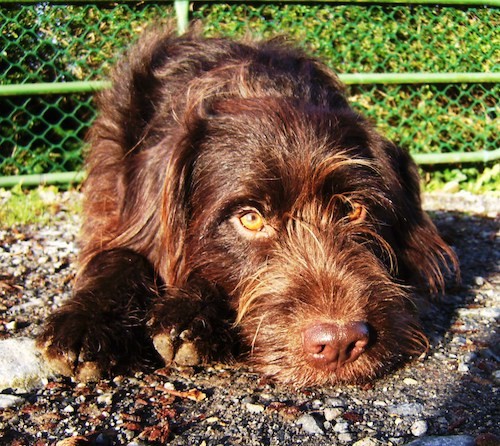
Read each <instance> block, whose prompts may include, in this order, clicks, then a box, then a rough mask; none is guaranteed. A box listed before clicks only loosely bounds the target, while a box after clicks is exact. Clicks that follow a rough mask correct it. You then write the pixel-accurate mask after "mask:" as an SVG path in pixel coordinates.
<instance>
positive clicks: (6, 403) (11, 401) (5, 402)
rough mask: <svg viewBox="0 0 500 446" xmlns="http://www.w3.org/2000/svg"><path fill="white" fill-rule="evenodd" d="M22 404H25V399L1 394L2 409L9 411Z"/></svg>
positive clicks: (0, 405) (0, 403) (0, 406)
mask: <svg viewBox="0 0 500 446" xmlns="http://www.w3.org/2000/svg"><path fill="white" fill-rule="evenodd" d="M22 403H24V398H21V397H20V396H16V395H5V394H0V409H7V408H8V407H12V406H17V405H18V404H22Z"/></svg>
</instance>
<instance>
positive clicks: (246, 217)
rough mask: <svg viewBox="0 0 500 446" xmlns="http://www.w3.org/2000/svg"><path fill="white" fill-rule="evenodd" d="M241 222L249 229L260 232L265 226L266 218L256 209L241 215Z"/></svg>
mask: <svg viewBox="0 0 500 446" xmlns="http://www.w3.org/2000/svg"><path fill="white" fill-rule="evenodd" d="M240 223H241V224H242V225H243V227H244V228H246V229H248V230H249V231H253V232H258V231H261V230H262V228H263V227H264V219H263V218H262V215H260V214H259V213H258V212H256V211H250V212H247V213H246V214H243V215H242V216H241V217H240Z"/></svg>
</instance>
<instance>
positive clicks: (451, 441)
mask: <svg viewBox="0 0 500 446" xmlns="http://www.w3.org/2000/svg"><path fill="white" fill-rule="evenodd" d="M407 446H474V438H472V437H470V436H468V435H449V436H446V437H423V438H419V439H418V440H414V441H412V442H411V443H408V444H407Z"/></svg>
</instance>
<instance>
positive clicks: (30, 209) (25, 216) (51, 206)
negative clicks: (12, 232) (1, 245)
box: [0, 185, 80, 228]
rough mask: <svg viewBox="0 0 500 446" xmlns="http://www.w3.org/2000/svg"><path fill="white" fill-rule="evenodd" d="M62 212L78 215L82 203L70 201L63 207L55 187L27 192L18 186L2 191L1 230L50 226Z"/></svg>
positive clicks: (39, 188)
mask: <svg viewBox="0 0 500 446" xmlns="http://www.w3.org/2000/svg"><path fill="white" fill-rule="evenodd" d="M62 206H64V208H62ZM62 210H64V211H65V212H68V213H70V214H76V213H78V212H80V202H79V201H70V202H65V203H64V205H63V203H62V201H61V198H60V196H59V190H58V189H57V188H56V187H54V186H40V187H38V188H37V189H28V190H26V189H24V188H23V187H22V186H21V185H18V186H15V187H13V188H12V189H9V190H5V189H0V228H10V227H12V226H18V225H27V224H37V223H38V224H48V223H50V222H51V220H53V219H54V218H55V216H56V214H58V213H59V212H60V211H62Z"/></svg>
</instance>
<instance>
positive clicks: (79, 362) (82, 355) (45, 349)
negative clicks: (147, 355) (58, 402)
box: [36, 309, 107, 382]
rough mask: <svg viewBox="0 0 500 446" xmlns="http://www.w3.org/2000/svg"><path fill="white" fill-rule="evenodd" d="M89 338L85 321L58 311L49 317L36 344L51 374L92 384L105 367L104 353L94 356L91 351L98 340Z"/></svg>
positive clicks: (70, 313)
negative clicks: (51, 371)
mask: <svg viewBox="0 0 500 446" xmlns="http://www.w3.org/2000/svg"><path fill="white" fill-rule="evenodd" d="M91 335H92V334H91V333H90V330H89V328H88V327H87V324H86V320H85V319H82V318H81V317H79V315H77V314H74V313H72V312H70V311H65V309H62V310H59V311H58V312H56V313H54V314H53V315H52V316H51V317H50V319H49V320H48V322H47V323H46V325H45V327H44V331H43V332H42V333H41V334H40V335H39V336H38V338H37V342H36V345H37V348H38V350H39V351H40V352H41V353H42V355H43V357H44V359H45V361H46V362H47V363H48V365H49V367H50V368H51V370H53V371H54V373H56V374H59V375H63V376H73V377H75V378H76V379H77V380H79V381H84V382H85V381H95V380H98V379H99V378H100V377H101V376H102V374H103V372H104V370H105V369H106V368H107V366H104V365H105V364H106V360H105V355H106V353H105V352H99V354H98V355H96V354H95V352H93V351H92V350H93V346H95V345H98V344H99V342H100V341H99V339H90V338H89V337H90V336H91ZM95 350H96V351H98V350H99V348H98V347H96V348H95Z"/></svg>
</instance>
